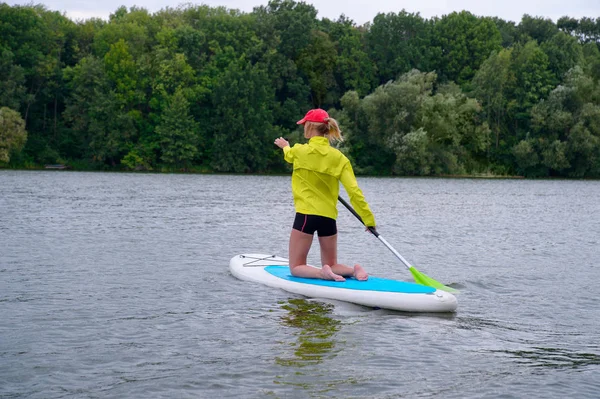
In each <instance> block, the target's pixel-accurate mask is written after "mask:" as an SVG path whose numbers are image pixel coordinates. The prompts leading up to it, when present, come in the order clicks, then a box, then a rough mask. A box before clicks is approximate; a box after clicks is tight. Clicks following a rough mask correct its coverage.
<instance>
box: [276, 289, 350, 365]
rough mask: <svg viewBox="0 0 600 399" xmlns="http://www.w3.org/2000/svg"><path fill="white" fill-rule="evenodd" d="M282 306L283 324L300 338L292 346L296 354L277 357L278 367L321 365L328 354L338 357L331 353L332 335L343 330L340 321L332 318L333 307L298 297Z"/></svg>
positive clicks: (332, 346)
mask: <svg viewBox="0 0 600 399" xmlns="http://www.w3.org/2000/svg"><path fill="white" fill-rule="evenodd" d="M280 305H281V308H282V309H285V310H286V311H287V313H286V314H284V315H283V316H282V317H281V323H282V324H283V325H284V326H286V327H293V328H294V329H296V330H291V331H290V332H291V334H292V335H294V336H296V338H297V339H296V342H294V343H292V346H293V347H294V355H293V356H291V357H278V358H277V359H276V362H277V364H279V365H282V366H297V367H303V366H307V365H309V364H318V363H321V361H322V360H323V357H324V356H327V355H328V354H332V356H335V354H334V353H333V352H332V350H333V349H334V347H335V339H334V337H333V336H334V335H335V333H336V332H337V331H338V330H339V329H340V321H339V320H335V319H332V318H331V317H330V315H331V313H332V310H333V305H330V304H327V303H322V302H317V301H308V300H306V299H298V298H295V299H289V300H288V301H286V302H281V303H280Z"/></svg>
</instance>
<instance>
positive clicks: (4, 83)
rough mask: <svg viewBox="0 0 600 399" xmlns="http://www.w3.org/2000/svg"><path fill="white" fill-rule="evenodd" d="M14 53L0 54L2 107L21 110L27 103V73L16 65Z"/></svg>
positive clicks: (0, 103) (5, 52)
mask: <svg viewBox="0 0 600 399" xmlns="http://www.w3.org/2000/svg"><path fill="white" fill-rule="evenodd" d="M13 61H14V56H13V53H12V52H11V51H9V50H4V51H3V52H2V54H0V106H6V107H8V108H12V109H20V108H21V105H22V104H23V102H24V101H25V93H26V92H27V89H26V88H25V73H24V71H23V68H22V67H21V66H19V65H16V64H14V62H13Z"/></svg>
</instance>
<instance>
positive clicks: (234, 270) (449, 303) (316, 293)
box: [229, 254, 458, 312]
mask: <svg viewBox="0 0 600 399" xmlns="http://www.w3.org/2000/svg"><path fill="white" fill-rule="evenodd" d="M229 270H230V271H231V274H233V275H234V276H235V277H237V278H239V279H240V280H247V281H254V282H257V283H261V284H265V285H267V286H269V287H275V288H280V289H282V290H284V291H288V292H292V293H294V294H299V295H304V296H306V297H309V298H327V299H335V300H339V301H345V302H350V303H356V304H359V305H363V306H369V307H373V308H382V309H392V310H399V311H404V312H453V311H455V310H456V307H457V306H458V303H457V301H456V297H455V296H454V295H452V294H450V293H448V292H445V291H441V290H437V289H435V288H432V287H426V286H424V285H421V284H416V283H412V282H407V281H400V280H391V279H385V278H379V277H375V276H369V279H368V280H367V281H358V280H356V279H354V278H346V281H344V282H337V281H328V280H320V279H310V278H300V277H294V276H292V275H291V274H290V270H289V266H288V260H287V259H285V258H282V257H279V256H276V255H264V254H242V255H237V256H234V257H233V258H232V259H231V261H230V262H229Z"/></svg>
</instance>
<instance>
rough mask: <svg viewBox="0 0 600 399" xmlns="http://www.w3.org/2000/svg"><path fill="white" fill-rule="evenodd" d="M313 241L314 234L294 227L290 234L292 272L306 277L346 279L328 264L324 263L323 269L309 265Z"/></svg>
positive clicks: (294, 274)
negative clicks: (309, 253) (308, 260)
mask: <svg viewBox="0 0 600 399" xmlns="http://www.w3.org/2000/svg"><path fill="white" fill-rule="evenodd" d="M312 241H313V236H312V234H306V233H303V232H301V231H298V230H296V229H292V233H291V234H290V250H289V252H290V272H291V273H292V275H293V276H296V277H304V278H320V279H323V280H335V281H344V280H345V278H343V277H342V276H339V275H337V274H335V273H333V271H332V270H331V268H330V267H329V266H328V265H323V268H322V269H317V268H314V267H312V266H308V265H307V264H306V263H307V261H306V259H307V257H308V251H309V250H310V246H311V244H312Z"/></svg>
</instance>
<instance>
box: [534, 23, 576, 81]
mask: <svg viewBox="0 0 600 399" xmlns="http://www.w3.org/2000/svg"><path fill="white" fill-rule="evenodd" d="M541 49H542V50H543V51H544V53H546V55H547V56H548V68H549V69H550V70H551V71H552V73H553V74H554V77H555V81H556V82H560V81H562V80H563V78H564V75H565V73H567V71H568V70H569V69H571V68H573V67H574V66H575V65H581V63H582V62H583V51H582V48H581V45H580V44H579V43H578V42H577V39H576V38H574V37H573V36H570V35H568V34H566V33H564V32H558V33H557V34H555V35H554V36H552V37H551V38H550V39H549V40H547V41H545V42H544V43H542V45H541Z"/></svg>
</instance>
